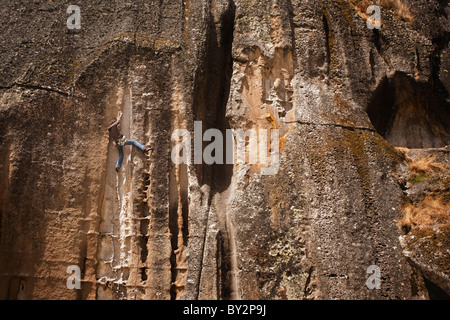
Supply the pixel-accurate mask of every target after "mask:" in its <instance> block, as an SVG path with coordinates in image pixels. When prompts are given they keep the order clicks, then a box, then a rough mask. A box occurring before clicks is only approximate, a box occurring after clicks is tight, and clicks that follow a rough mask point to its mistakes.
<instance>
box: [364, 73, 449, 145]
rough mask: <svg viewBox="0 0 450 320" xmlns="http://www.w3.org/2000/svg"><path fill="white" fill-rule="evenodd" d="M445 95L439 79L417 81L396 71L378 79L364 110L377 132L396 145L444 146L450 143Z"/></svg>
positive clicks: (445, 92)
mask: <svg viewBox="0 0 450 320" xmlns="http://www.w3.org/2000/svg"><path fill="white" fill-rule="evenodd" d="M448 96H449V94H448V92H447V91H446V90H445V87H444V86H442V85H440V84H439V83H436V82H435V83H434V85H433V84H432V83H431V82H429V83H420V82H417V81H415V80H414V79H413V78H411V77H410V76H408V75H407V74H405V73H403V72H396V73H395V74H394V76H392V77H391V78H387V77H386V78H384V79H383V80H382V81H381V83H380V84H379V86H378V87H377V89H376V90H375V92H374V93H373V95H372V98H371V100H370V102H369V105H368V108H367V113H368V115H369V118H370V120H371V121H372V124H373V125H374V127H375V128H376V130H377V131H378V133H379V134H380V135H381V136H383V137H384V138H385V139H386V140H387V141H388V142H389V143H391V144H392V145H394V146H396V147H406V148H439V147H444V146H446V145H448V144H450V103H449V102H448V100H447V98H448Z"/></svg>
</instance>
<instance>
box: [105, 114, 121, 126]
mask: <svg viewBox="0 0 450 320" xmlns="http://www.w3.org/2000/svg"><path fill="white" fill-rule="evenodd" d="M121 120H122V112H120V114H119V118H118V119H117V121H116V122H114V123H113V124H112V125H110V126H109V127H108V130H109V129H111V128H112V127H114V126H117V125H118V124H119V123H120V121H121Z"/></svg>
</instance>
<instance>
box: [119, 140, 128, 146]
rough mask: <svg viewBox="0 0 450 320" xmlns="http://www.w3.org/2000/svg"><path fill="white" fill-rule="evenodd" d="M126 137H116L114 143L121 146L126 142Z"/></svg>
mask: <svg viewBox="0 0 450 320" xmlns="http://www.w3.org/2000/svg"><path fill="white" fill-rule="evenodd" d="M127 141H128V139H125V138H118V139H116V145H117V146H118V147H123V146H124V145H125V143H127Z"/></svg>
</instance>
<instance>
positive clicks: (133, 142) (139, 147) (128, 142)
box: [125, 140, 152, 152]
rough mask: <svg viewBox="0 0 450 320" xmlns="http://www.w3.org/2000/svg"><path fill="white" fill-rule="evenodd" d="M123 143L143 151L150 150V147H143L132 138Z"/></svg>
mask: <svg viewBox="0 0 450 320" xmlns="http://www.w3.org/2000/svg"><path fill="white" fill-rule="evenodd" d="M125 145H126V146H135V147H136V148H138V149H140V150H142V151H144V152H147V151H150V150H152V148H151V147H144V146H143V145H142V144H140V143H139V142H137V141H134V140H127V142H125Z"/></svg>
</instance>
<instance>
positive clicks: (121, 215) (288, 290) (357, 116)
mask: <svg viewBox="0 0 450 320" xmlns="http://www.w3.org/2000/svg"><path fill="white" fill-rule="evenodd" d="M375 2H376V3H378V2H380V6H381V18H382V26H381V29H380V30H378V29H373V30H371V29H369V28H368V27H367V22H366V20H367V18H368V15H367V14H366V7H367V4H365V1H353V0H352V1H341V0H321V1H320V0H317V1H315V0H309V1H300V0H273V1H269V0H267V1H265V0H264V1H259V0H258V1H257V0H234V1H233V0H229V1H223V0H184V1H181V0H176V1H175V0H174V1H156V0H155V1H153V0H152V1H133V3H125V2H114V3H108V4H106V3H105V2H104V1H90V2H89V3H83V4H82V5H80V17H81V29H68V27H67V25H66V20H67V19H68V18H69V16H70V15H71V13H67V11H66V10H67V3H65V2H64V3H63V2H62V1H52V2H46V3H42V4H41V3H38V2H33V3H30V4H26V5H25V4H23V3H22V2H20V1H15V0H13V1H9V2H8V3H6V4H4V5H3V6H2V8H1V9H0V14H1V16H2V17H3V23H2V25H1V29H0V30H1V34H2V37H1V39H2V40H1V41H2V43H1V44H2V51H1V53H0V54H1V58H2V59H1V68H0V73H1V77H0V94H1V104H0V178H1V179H0V210H1V211H0V217H1V219H0V221H1V224H0V232H1V233H0V236H1V244H0V298H1V299H424V298H429V294H428V292H427V288H426V286H425V283H424V280H423V276H425V277H427V279H428V280H427V281H436V280H435V278H433V279H431V278H430V277H429V275H427V274H423V270H422V268H417V264H414V263H411V258H407V257H406V256H405V255H404V254H403V248H402V246H401V244H400V241H399V236H401V235H402V233H401V230H400V229H399V228H398V227H397V226H396V224H395V220H396V219H397V218H398V217H399V215H400V212H401V210H402V207H403V205H404V201H403V200H404V196H405V194H404V186H403V185H402V183H399V180H398V179H397V178H396V173H398V172H399V171H401V170H402V168H404V167H405V166H406V162H405V159H404V157H403V156H402V154H401V153H399V152H398V151H397V150H396V149H394V147H393V146H395V147H408V148H442V147H444V146H445V145H448V144H449V143H450V111H449V110H450V108H449V104H450V102H449V98H448V97H449V96H448V92H449V86H450V78H449V77H450V76H449V73H448V70H450V58H449V54H448V50H449V49H448V40H449V31H450V30H449V23H448V20H447V16H448V14H450V8H449V6H448V4H447V3H446V1H437V0H435V1H425V0H421V1H412V0H408V1H407V0H403V1H392V3H396V4H397V5H396V6H394V5H387V4H386V3H390V2H389V1H375ZM413 2H414V6H412V3H413ZM400 5H402V6H400ZM400 8H403V9H404V8H408V11H407V12H406V13H405V10H406V9H404V10H403V11H402V10H400ZM119 111H121V112H122V113H123V119H122V122H121V126H120V128H121V131H122V133H123V134H124V135H125V136H126V137H127V138H131V139H135V140H137V141H139V142H141V143H143V144H146V145H152V146H153V147H154V150H153V152H152V153H151V154H149V155H145V154H144V153H142V152H140V151H139V150H138V149H136V148H134V149H132V148H131V147H125V159H124V163H123V166H122V168H121V171H120V172H119V173H116V171H115V163H116V161H117V157H118V153H117V150H115V147H113V145H112V143H111V142H110V141H109V140H108V132H107V131H106V128H107V127H108V126H109V124H110V122H111V120H112V119H113V118H115V117H116V116H117V114H118V113H119ZM178 129H185V130H186V131H184V132H185V133H188V134H189V135H190V136H191V137H192V140H190V141H191V142H192V143H191V144H190V146H191V147H192V148H189V149H185V151H187V152H188V154H190V155H191V157H190V158H191V160H192V161H191V162H188V163H181V164H175V163H174V161H173V153H174V152H173V150H174V147H175V146H176V145H177V142H178V141H176V139H173V132H175V131H176V130H178ZM208 129H218V130H220V132H222V133H223V136H224V137H228V136H226V133H227V132H230V131H231V130H233V132H235V133H236V132H239V131H240V130H242V131H244V132H247V133H249V132H250V133H251V132H258V138H259V139H258V142H259V148H258V150H259V151H260V152H261V150H265V152H266V154H267V155H268V157H269V156H270V157H269V158H270V159H271V162H270V166H265V165H266V164H267V163H260V162H257V161H253V162H252V161H251V159H250V156H249V157H248V158H239V157H240V156H239V155H238V154H236V153H234V152H231V151H230V149H229V148H224V149H223V150H219V148H217V149H216V150H215V155H216V156H217V155H218V154H222V155H223V158H224V159H225V158H226V159H234V161H233V163H230V162H228V163H217V162H216V163H215V164H207V163H205V162H201V161H200V162H199V161H195V160H196V159H197V157H198V154H199V152H198V151H200V154H202V152H203V151H205V153H207V151H208V150H209V151H210V150H211V149H208V146H209V141H211V140H212V139H210V140H208V139H207V138H205V137H203V140H204V141H203V143H202V141H201V140H202V136H201V134H202V132H205V131H206V130H208ZM199 130H200V131H201V132H200V135H199ZM227 130H228V131H227ZM252 130H253V131H252ZM260 130H261V131H260ZM262 130H266V131H262ZM261 132H263V133H264V132H266V133H269V132H270V133H271V134H272V135H271V134H269V135H268V136H266V137H264V139H263V136H264V134H261ZM274 133H276V134H277V135H278V136H277V135H275V138H273V137H274V135H273V134H274ZM271 137H272V139H270V138H271ZM235 138H236V137H235ZM235 138H232V140H235V142H236V144H239V139H238V137H237V138H236V139H235ZM216 139H217V138H216ZM224 140H226V139H225V138H224ZM249 140H251V136H250V138H249ZM198 141H200V142H199V143H198ZM227 141H228V140H227ZM260 141H262V142H266V143H265V144H264V143H262V142H261V143H260ZM195 142H197V143H195ZM214 142H216V140H215V141H214ZM266 145H267V146H266ZM241 146H245V147H243V150H244V151H247V153H251V152H252V151H254V150H253V149H252V148H253V146H254V145H252V144H251V141H247V143H245V140H244V143H243V144H241ZM241 149H242V148H241ZM238 150H239V149H238ZM219 151H220V152H219ZM222 151H223V152H222ZM210 154H212V153H210ZM260 155H261V153H260ZM278 155H279V161H278V162H277V161H276V160H277V156H278ZM239 159H241V160H242V161H237V160H239ZM259 159H260V158H259ZM269 167H270V168H269ZM268 168H269V169H272V170H268V171H267V169H268ZM447 244H448V243H446V245H447ZM430 254H431V255H432V252H431V253H430ZM421 261H422V260H421ZM421 263H422V262H421ZM423 263H425V262H423ZM71 266H72V267H73V266H75V267H77V268H79V271H80V277H79V278H80V280H81V283H80V288H79V289H70V288H69V287H70V286H69V287H68V285H67V279H68V278H69V277H70V276H71V273H67V270H68V268H70V267H71ZM372 267H375V268H376V270H378V271H379V276H380V277H379V279H378V280H379V282H380V286H379V287H377V288H373V287H371V286H370V283H369V282H370V279H373V278H372V277H371V275H372V273H371V272H370V271H369V270H372V269H371V268H372ZM447 269H448V266H447ZM421 270H422V271H421ZM447 280H448V278H447ZM439 281H442V279H441V278H440V279H439ZM437 285H440V284H437ZM447 285H448V284H447Z"/></svg>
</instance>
